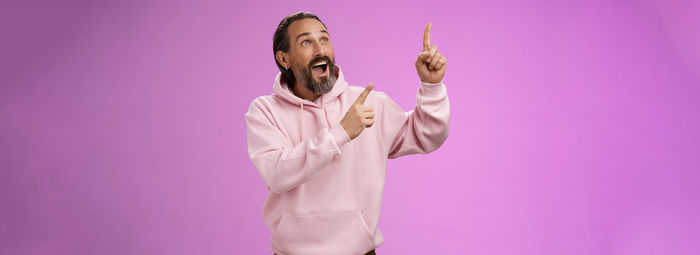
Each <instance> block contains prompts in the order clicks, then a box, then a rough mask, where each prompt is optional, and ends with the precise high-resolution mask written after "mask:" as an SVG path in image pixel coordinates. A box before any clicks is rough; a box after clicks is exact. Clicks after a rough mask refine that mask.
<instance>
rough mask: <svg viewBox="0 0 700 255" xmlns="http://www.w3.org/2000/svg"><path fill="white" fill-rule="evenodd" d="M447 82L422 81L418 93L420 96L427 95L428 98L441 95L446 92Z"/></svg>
mask: <svg viewBox="0 0 700 255" xmlns="http://www.w3.org/2000/svg"><path fill="white" fill-rule="evenodd" d="M445 93H446V91H445V84H444V83H442V82H439V83H427V82H422V81H421V82H420V88H419V89H418V95H419V97H427V98H433V97H441V96H443V94H445Z"/></svg>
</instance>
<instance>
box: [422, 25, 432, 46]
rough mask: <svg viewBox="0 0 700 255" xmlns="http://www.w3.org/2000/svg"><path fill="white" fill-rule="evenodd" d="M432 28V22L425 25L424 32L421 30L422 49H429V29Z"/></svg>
mask: <svg viewBox="0 0 700 255" xmlns="http://www.w3.org/2000/svg"><path fill="white" fill-rule="evenodd" d="M432 28H433V24H432V23H428V25H425V32H423V51H427V50H430V29H432Z"/></svg>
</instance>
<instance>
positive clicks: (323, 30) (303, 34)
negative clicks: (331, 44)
mask: <svg viewBox="0 0 700 255" xmlns="http://www.w3.org/2000/svg"><path fill="white" fill-rule="evenodd" d="M319 32H321V33H326V34H327V35H331V34H329V33H328V31H326V30H325V29H321V31H319ZM310 34H311V33H310V32H304V33H301V34H299V35H297V39H296V40H297V41H299V37H302V36H305V35H310Z"/></svg>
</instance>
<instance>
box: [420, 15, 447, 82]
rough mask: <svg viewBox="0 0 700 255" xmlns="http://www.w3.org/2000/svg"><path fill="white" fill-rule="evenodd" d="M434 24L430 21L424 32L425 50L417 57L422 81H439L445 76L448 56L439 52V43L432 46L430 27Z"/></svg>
mask: <svg viewBox="0 0 700 255" xmlns="http://www.w3.org/2000/svg"><path fill="white" fill-rule="evenodd" d="M432 27H433V25H432V24H431V23H428V25H426V26H425V32H423V52H421V53H420V54H418V59H416V70H417V71H418V77H420V80H421V81H422V82H427V83H439V82H441V81H442V77H444V76H445V68H446V67H447V58H445V56H443V55H442V54H440V53H439V52H438V47H437V45H433V46H430V29H432Z"/></svg>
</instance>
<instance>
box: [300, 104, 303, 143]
mask: <svg viewBox="0 0 700 255" xmlns="http://www.w3.org/2000/svg"><path fill="white" fill-rule="evenodd" d="M299 105H300V106H301V108H300V111H299V119H300V120H301V121H299V143H301V142H302V141H303V140H304V103H301V104H299Z"/></svg>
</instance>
